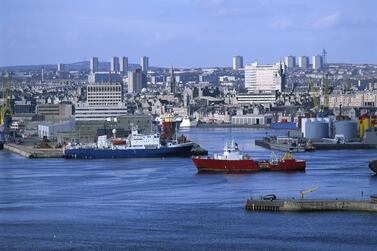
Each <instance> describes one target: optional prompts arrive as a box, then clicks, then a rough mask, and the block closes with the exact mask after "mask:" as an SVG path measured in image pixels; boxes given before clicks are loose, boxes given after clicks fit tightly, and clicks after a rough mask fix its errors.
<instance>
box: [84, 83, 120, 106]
mask: <svg viewBox="0 0 377 251" xmlns="http://www.w3.org/2000/svg"><path fill="white" fill-rule="evenodd" d="M122 102H123V88H122V85H121V84H97V85H88V86H87V103H88V105H90V106H116V105H118V104H119V103H122Z"/></svg>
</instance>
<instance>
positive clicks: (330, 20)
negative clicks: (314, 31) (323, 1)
mask: <svg viewBox="0 0 377 251" xmlns="http://www.w3.org/2000/svg"><path fill="white" fill-rule="evenodd" d="M341 19H342V15H341V13H340V12H335V13H333V14H330V15H327V16H324V17H321V18H320V19H319V20H317V21H315V22H314V23H313V27H314V28H320V29H331V28H335V27H337V26H339V24H340V23H341Z"/></svg>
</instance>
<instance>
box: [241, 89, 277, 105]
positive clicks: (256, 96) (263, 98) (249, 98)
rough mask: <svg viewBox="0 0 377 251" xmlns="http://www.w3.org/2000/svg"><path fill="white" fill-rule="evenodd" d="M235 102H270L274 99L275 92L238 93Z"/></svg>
mask: <svg viewBox="0 0 377 251" xmlns="http://www.w3.org/2000/svg"><path fill="white" fill-rule="evenodd" d="M236 100H237V104H272V103H274V102H275V101H276V92H261V93H246V94H241V93H240V94H238V95H237V97H236Z"/></svg>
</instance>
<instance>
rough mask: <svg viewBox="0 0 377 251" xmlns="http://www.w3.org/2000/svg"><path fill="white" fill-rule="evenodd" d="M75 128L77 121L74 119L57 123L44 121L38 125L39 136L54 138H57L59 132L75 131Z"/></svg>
mask: <svg viewBox="0 0 377 251" xmlns="http://www.w3.org/2000/svg"><path fill="white" fill-rule="evenodd" d="M74 130H75V121H74V120H72V119H71V120H67V121H62V122H56V123H43V124H39V125H38V137H39V138H43V137H47V138H48V139H52V138H56V136H57V133H61V132H73V131H74Z"/></svg>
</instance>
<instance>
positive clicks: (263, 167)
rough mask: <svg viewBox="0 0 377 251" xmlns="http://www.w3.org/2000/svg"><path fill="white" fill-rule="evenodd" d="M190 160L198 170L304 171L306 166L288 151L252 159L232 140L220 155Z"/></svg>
mask: <svg viewBox="0 0 377 251" xmlns="http://www.w3.org/2000/svg"><path fill="white" fill-rule="evenodd" d="M192 161H193V162H194V164H195V166H196V168H197V169H198V171H199V172H255V171H304V170H305V167H306V162H305V161H304V160H295V159H294V158H293V157H292V155H291V154H290V153H285V154H284V156H283V157H282V158H274V159H271V160H253V159H251V158H250V156H248V155H246V154H243V153H241V151H240V150H239V149H238V145H237V144H236V143H234V142H233V141H232V143H231V144H226V145H225V147H224V154H222V155H217V154H215V155H214V156H213V157H207V158H203V157H193V158H192Z"/></svg>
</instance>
